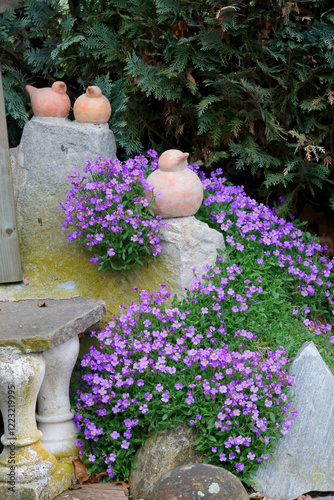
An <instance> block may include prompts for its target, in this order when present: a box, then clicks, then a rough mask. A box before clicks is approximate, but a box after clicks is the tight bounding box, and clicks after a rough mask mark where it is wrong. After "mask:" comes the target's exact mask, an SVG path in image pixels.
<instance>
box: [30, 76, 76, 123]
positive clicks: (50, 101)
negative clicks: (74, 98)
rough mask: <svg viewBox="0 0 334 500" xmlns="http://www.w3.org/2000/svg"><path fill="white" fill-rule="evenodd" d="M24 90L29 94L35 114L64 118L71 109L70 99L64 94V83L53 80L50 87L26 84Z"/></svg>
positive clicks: (65, 88)
mask: <svg viewBox="0 0 334 500" xmlns="http://www.w3.org/2000/svg"><path fill="white" fill-rule="evenodd" d="M26 90H27V92H28V94H29V96H30V100H31V106H32V110H33V113H34V115H35V116H53V117H55V118H65V117H66V116H67V115H68V113H69V111H70V109H71V101H70V98H69V97H68V95H67V94H66V90H67V86H66V83H64V82H54V84H53V85H52V87H43V88H41V89H38V88H36V87H33V86H32V85H26Z"/></svg>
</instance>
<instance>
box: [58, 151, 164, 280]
mask: <svg viewBox="0 0 334 500" xmlns="http://www.w3.org/2000/svg"><path fill="white" fill-rule="evenodd" d="M150 160H151V163H149V160H148V159H147V158H145V157H144V156H136V157H135V158H134V159H129V160H128V161H126V162H125V163H123V164H122V163H121V162H120V161H119V160H117V159H116V160H114V161H111V160H110V159H109V160H105V161H102V160H101V159H100V158H98V159H97V160H96V161H95V162H94V163H92V162H91V161H90V160H88V161H87V165H86V166H85V167H84V176H82V177H80V176H79V175H78V172H77V171H73V172H72V174H71V176H70V178H71V184H72V185H73V187H72V189H71V190H70V191H69V192H68V197H67V199H66V201H65V202H64V203H63V202H61V203H60V206H61V209H62V210H63V211H64V212H65V214H66V218H65V220H64V222H63V225H62V229H63V230H65V229H66V228H68V227H72V228H73V229H74V231H72V232H71V233H70V234H69V235H68V240H69V241H73V240H75V239H78V240H79V241H80V242H81V243H82V244H83V245H84V246H85V247H86V248H88V250H90V251H94V252H95V256H94V257H91V258H90V259H89V260H90V262H92V263H94V264H98V265H99V271H101V270H102V269H105V268H113V269H116V270H121V269H131V267H133V266H139V265H142V264H143V262H144V261H146V262H147V261H149V260H151V258H152V256H153V257H156V256H157V255H158V254H159V253H160V252H161V245H160V241H161V234H160V231H159V229H160V228H161V226H162V224H164V225H165V224H167V222H166V221H162V220H161V217H160V216H157V217H154V216H153V212H152V209H151V205H152V203H153V202H154V200H152V202H150V203H148V201H147V200H146V198H145V196H144V191H145V190H149V191H152V190H153V187H152V186H149V185H148V184H147V182H146V180H145V175H146V172H147V170H148V169H149V168H152V169H153V170H154V169H155V168H157V154H156V153H155V152H154V151H151V152H150ZM87 174H88V177H87V176H86V175H87Z"/></svg>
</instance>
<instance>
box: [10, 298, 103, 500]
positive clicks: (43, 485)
mask: <svg viewBox="0 0 334 500" xmlns="http://www.w3.org/2000/svg"><path fill="white" fill-rule="evenodd" d="M106 312H107V311H106V305H105V303H104V302H103V301H101V300H94V299H86V298H83V297H74V298H70V299H43V300H41V301H39V300H32V299H28V300H22V301H17V302H16V301H15V302H0V411H1V414H2V417H3V423H4V435H3V436H2V438H1V441H2V444H3V445H4V449H3V451H2V453H1V455H0V498H1V500H7V499H13V500H14V499H21V498H22V499H23V498H24V499H25V500H51V499H52V498H54V497H55V496H57V495H59V493H61V492H62V491H64V490H66V489H67V488H68V487H69V486H70V484H71V482H72V481H73V479H74V469H73V465H72V458H74V457H76V456H77V455H78V448H77V447H76V444H75V442H76V439H77V430H76V426H75V424H74V422H73V412H72V410H71V406H70V400H69V385H70V379H71V374H72V371H73V368H74V365H75V362H76V359H77V357H78V353H79V337H78V334H79V333H82V332H84V331H85V330H87V328H89V327H91V326H92V325H94V324H95V323H96V322H97V321H99V320H100V319H102V318H103V317H104V316H105V314H106ZM36 402H37V414H36ZM37 422H38V428H37Z"/></svg>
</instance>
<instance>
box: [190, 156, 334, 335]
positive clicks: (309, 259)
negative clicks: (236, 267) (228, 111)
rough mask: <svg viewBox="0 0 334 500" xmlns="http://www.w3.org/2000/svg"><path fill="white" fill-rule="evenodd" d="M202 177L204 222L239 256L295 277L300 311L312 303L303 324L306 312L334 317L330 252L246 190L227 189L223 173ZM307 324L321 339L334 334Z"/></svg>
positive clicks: (218, 172)
mask: <svg viewBox="0 0 334 500" xmlns="http://www.w3.org/2000/svg"><path fill="white" fill-rule="evenodd" d="M194 169H195V170H198V167H197V166H195V167H194ZM199 175H201V177H202V183H203V186H204V187H205V200H204V202H203V207H202V209H204V210H202V212H204V214H205V215H204V217H203V215H202V219H205V220H206V221H208V219H211V222H212V223H213V224H214V226H215V227H216V228H217V229H220V231H222V232H223V233H225V235H226V236H225V241H226V243H227V245H228V246H229V247H230V248H231V251H233V252H234V254H233V255H237V254H238V252H239V253H241V254H245V253H249V252H250V248H252V252H253V255H254V259H255V261H256V264H257V265H258V268H260V266H267V267H268V266H273V267H275V268H276V269H277V270H278V269H282V270H284V271H285V274H287V275H290V277H291V278H292V280H293V283H294V284H293V286H295V289H296V295H297V296H296V300H295V305H294V307H293V309H294V311H297V310H298V308H296V304H298V305H301V306H302V304H304V305H305V300H304V299H307V298H309V299H310V300H309V301H308V303H309V306H310V307H309V309H308V310H305V308H304V306H303V307H302V311H303V318H302V319H304V315H305V314H304V313H306V314H309V313H311V314H313V316H315V315H319V314H318V311H319V309H321V310H323V309H324V308H325V309H327V311H328V313H329V314H330V315H333V314H334V307H333V305H334V286H333V282H332V281H331V279H330V278H331V276H332V274H333V267H334V258H331V259H327V258H326V257H325V256H324V255H323V252H324V250H326V247H322V246H321V245H320V244H319V243H318V241H317V240H316V238H312V237H311V236H310V235H309V234H308V233H306V232H305V231H302V230H301V229H298V228H297V227H296V225H294V224H293V223H292V222H287V221H286V220H285V219H283V218H280V217H278V216H277V215H276V212H275V210H274V209H271V208H269V207H267V206H265V205H263V204H258V203H257V202H256V201H255V200H254V199H252V198H250V197H249V196H247V195H246V194H245V192H244V188H243V187H242V186H229V185H226V180H225V179H224V177H222V170H221V169H218V170H216V171H215V172H213V173H212V174H211V177H210V178H206V177H205V175H204V174H203V173H202V172H199ZM199 216H200V215H199ZM255 255H257V258H255ZM322 312H323V311H322ZM294 314H298V312H294ZM307 321H309V323H306V325H308V324H310V325H312V326H313V327H314V329H315V331H316V333H317V334H319V333H320V332H323V333H326V332H328V331H330V330H331V325H330V324H329V322H328V323H327V324H326V326H324V325H320V324H317V323H315V322H314V321H311V320H310V319H309V318H307ZM333 338H334V337H331V339H333ZM331 342H332V340H331Z"/></svg>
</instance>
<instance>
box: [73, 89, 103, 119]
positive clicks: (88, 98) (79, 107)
mask: <svg viewBox="0 0 334 500" xmlns="http://www.w3.org/2000/svg"><path fill="white" fill-rule="evenodd" d="M73 113H74V118H75V119H76V121H77V122H80V123H94V124H95V125H99V124H101V123H107V122H108V121H109V118H110V114H111V106H110V102H109V101H108V99H107V98H106V97H105V96H104V95H102V92H101V89H100V88H99V87H96V86H92V87H87V90H86V94H82V95H81V96H80V97H78V99H77V100H76V101H75V103H74V106H73Z"/></svg>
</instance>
